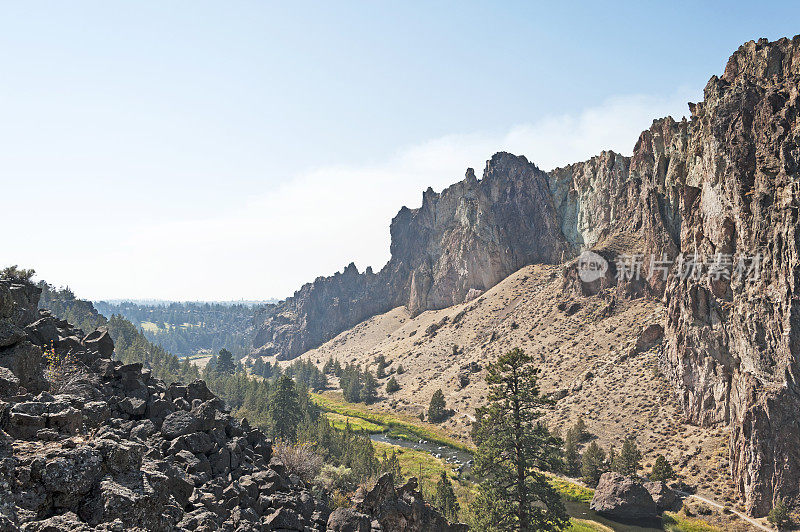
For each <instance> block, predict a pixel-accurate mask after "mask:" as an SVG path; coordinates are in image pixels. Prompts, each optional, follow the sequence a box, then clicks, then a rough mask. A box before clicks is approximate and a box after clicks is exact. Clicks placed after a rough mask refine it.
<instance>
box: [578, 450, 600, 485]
mask: <svg viewBox="0 0 800 532" xmlns="http://www.w3.org/2000/svg"><path fill="white" fill-rule="evenodd" d="M605 472H606V452H605V451H604V450H603V449H602V448H601V447H600V446H599V445H597V442H594V441H593V442H592V443H590V444H589V446H588V447H586V450H585V451H584V452H583V456H581V477H583V481H584V482H585V483H586V484H588V485H589V486H592V487H594V486H597V483H598V482H599V481H600V477H601V476H603V473H605Z"/></svg>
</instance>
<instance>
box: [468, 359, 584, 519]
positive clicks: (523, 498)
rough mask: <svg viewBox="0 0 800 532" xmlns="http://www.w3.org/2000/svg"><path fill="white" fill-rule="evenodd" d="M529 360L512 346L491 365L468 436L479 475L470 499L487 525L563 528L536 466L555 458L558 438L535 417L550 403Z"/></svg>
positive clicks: (562, 515) (560, 509)
mask: <svg viewBox="0 0 800 532" xmlns="http://www.w3.org/2000/svg"><path fill="white" fill-rule="evenodd" d="M538 374H539V370H538V369H536V368H534V367H533V359H532V358H531V357H530V356H528V355H526V354H525V352H524V351H522V349H519V348H515V349H512V350H511V351H509V352H508V353H506V354H505V355H503V356H501V357H500V358H499V359H498V360H497V362H495V363H494V364H490V365H489V367H488V374H487V376H486V382H487V383H488V384H489V385H490V389H489V394H488V397H487V404H486V406H484V407H481V408H480V409H478V412H477V414H478V415H477V418H478V420H477V422H476V423H475V426H474V429H473V432H472V439H473V441H474V442H475V444H476V445H477V446H478V450H477V453H476V454H475V473H476V475H477V476H479V477H482V478H483V479H484V480H483V481H482V482H481V483H480V486H479V494H478V497H477V498H476V500H475V502H474V503H473V510H474V513H475V514H476V515H477V516H478V518H479V520H481V521H482V523H481V524H482V525H484V526H485V527H486V528H487V529H490V530H515V531H516V530H519V531H524V532H531V531H534V530H537V531H554V530H562V529H564V528H565V527H566V526H567V525H568V524H569V517H568V516H567V513H566V510H565V509H564V503H563V502H562V501H561V498H560V497H559V495H558V493H557V492H556V491H555V489H553V487H552V486H551V485H550V483H549V482H548V481H547V477H546V476H545V475H544V474H542V473H541V472H540V471H539V470H540V469H549V468H552V467H553V466H554V465H555V464H557V462H558V459H559V458H560V456H559V455H560V448H559V447H560V446H559V443H560V440H559V439H558V438H556V437H554V436H552V435H551V434H550V432H549V431H548V430H547V428H546V427H545V426H544V425H543V424H542V423H541V422H540V421H539V419H540V418H541V416H542V411H541V408H542V407H543V406H545V405H548V404H550V401H549V400H548V399H546V398H545V397H542V396H541V395H540V393H539V387H538V385H537V377H538Z"/></svg>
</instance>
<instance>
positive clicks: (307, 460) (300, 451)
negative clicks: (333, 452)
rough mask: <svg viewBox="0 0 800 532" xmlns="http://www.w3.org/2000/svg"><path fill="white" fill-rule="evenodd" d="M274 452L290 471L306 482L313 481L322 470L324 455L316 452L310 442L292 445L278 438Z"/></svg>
mask: <svg viewBox="0 0 800 532" xmlns="http://www.w3.org/2000/svg"><path fill="white" fill-rule="evenodd" d="M274 453H275V456H276V457H278V459H279V460H280V461H281V462H283V465H285V466H286V469H287V470H288V471H289V472H290V473H294V474H295V475H297V476H298V477H300V478H301V479H303V481H304V482H311V481H312V480H314V479H315V478H317V476H319V474H320V471H322V457H321V456H320V455H318V454H317V453H315V452H314V450H313V449H312V444H311V443H309V442H305V443H300V444H298V445H291V444H289V443H286V442H284V441H283V440H278V442H277V443H276V444H275V449H274Z"/></svg>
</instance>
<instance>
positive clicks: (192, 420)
mask: <svg viewBox="0 0 800 532" xmlns="http://www.w3.org/2000/svg"><path fill="white" fill-rule="evenodd" d="M199 427H200V423H199V422H198V420H197V418H196V417H194V416H193V415H192V414H190V413H189V412H186V411H184V410H179V411H177V412H173V413H172V414H170V415H168V416H167V417H166V418H164V422H163V423H162V424H161V434H162V435H163V436H164V437H165V438H166V439H168V440H174V439H175V438H177V437H178V436H184V435H186V434H191V433H192V432H195V431H197V430H198V429H199Z"/></svg>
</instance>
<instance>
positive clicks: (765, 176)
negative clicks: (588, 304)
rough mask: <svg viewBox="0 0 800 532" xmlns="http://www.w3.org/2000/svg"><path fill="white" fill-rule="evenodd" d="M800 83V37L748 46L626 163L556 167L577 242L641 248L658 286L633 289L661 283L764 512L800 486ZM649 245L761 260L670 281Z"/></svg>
mask: <svg viewBox="0 0 800 532" xmlns="http://www.w3.org/2000/svg"><path fill="white" fill-rule="evenodd" d="M798 80H800V38H798V37H795V38H794V39H793V40H791V41H790V40H788V39H782V40H780V41H776V42H773V43H769V42H767V41H766V40H762V41H759V42H757V43H756V42H750V43H747V44H745V45H743V46H742V47H741V48H740V49H739V50H738V51H737V52H736V53H735V54H734V55H733V56H732V57H731V59H730V61H729V62H728V66H727V67H726V69H725V74H724V75H723V76H722V78H717V77H716V76H715V77H712V78H711V80H710V81H709V83H708V85H707V86H706V89H705V101H704V102H702V103H700V104H697V105H691V104H690V108H691V110H692V118H691V121H688V122H687V121H682V122H680V123H676V122H674V121H673V120H672V119H670V118H667V119H663V120H658V121H656V122H654V123H653V126H652V127H651V128H650V129H649V130H648V131H645V132H644V133H642V135H641V137H640V139H639V142H638V143H637V145H636V147H635V149H634V155H633V157H632V158H631V159H630V160H629V161H628V160H625V159H621V158H619V157H616V156H614V155H613V154H602V155H601V156H600V157H596V158H594V159H592V160H591V161H588V162H587V163H582V164H578V165H572V166H570V167H567V168H564V169H558V170H556V171H554V172H552V173H551V186H553V188H554V191H555V193H556V197H557V198H559V197H560V200H559V199H557V200H556V205H557V206H558V211H559V213H560V214H561V216H562V218H561V219H562V230H564V232H565V235H566V236H567V238H568V239H569V240H570V241H571V242H574V243H576V244H579V245H582V246H592V245H594V246H595V247H596V248H599V249H602V250H603V251H604V253H605V255H604V256H606V257H607V258H609V259H610V260H612V259H614V258H615V257H616V256H617V253H618V252H622V251H624V252H637V253H642V254H643V255H644V257H645V261H644V265H643V268H642V270H643V273H644V276H645V277H646V279H647V281H648V282H647V285H646V286H644V287H642V289H641V290H629V292H630V294H633V295H638V294H642V293H645V294H646V293H648V292H649V293H650V294H651V295H654V296H660V295H662V294H663V297H664V301H665V303H666V304H667V306H668V312H667V316H668V320H667V323H666V330H665V338H666V350H665V360H664V365H665V369H666V370H667V371H668V373H669V375H670V377H671V380H672V381H673V382H674V383H675V385H676V387H677V390H678V392H679V393H680V395H681V398H682V401H683V406H684V411H685V413H686V416H687V419H688V420H689V421H690V422H692V423H697V424H701V425H704V426H712V425H715V424H730V425H731V428H732V432H731V442H730V448H731V456H730V459H731V464H732V474H733V477H734V479H735V480H736V482H737V483H738V487H739V490H740V492H741V494H742V496H743V498H744V502H745V505H746V508H747V510H748V511H749V512H750V513H752V514H755V515H764V514H765V513H766V512H768V511H769V509H770V508H771V507H772V505H773V503H774V502H775V501H776V500H777V499H778V498H779V497H781V498H787V497H788V498H792V499H796V498H797V497H798V491H800V427H798V421H799V419H798V417H799V416H798V412H800V386H798V384H797V382H798V377H800V375H799V374H800V365H799V364H798V363H799V361H798V355H799V354H800V301H799V300H798V290H799V289H800V285H799V284H798V281H799V280H798V265H800V261H799V260H798V259H799V257H798V254H799V252H798V243H799V241H798V233H797V221H798V207H799V206H800V205H799V204H798V201H799V200H800V198H798V177H799V175H798V161H799V160H800V148H799V147H798V142H797V141H798V136H799V135H800V122H799V121H798V111H799V110H800V109H799V107H798ZM626 165H627V168H626ZM559 194H560V196H559ZM630 236H632V237H633V238H632V240H631V239H630V238H629V237H630ZM651 253H652V254H654V255H656V256H657V257H660V256H661V254H662V253H666V254H667V255H668V256H669V257H671V258H674V257H676V256H677V254H678V253H683V254H684V255H687V256H688V255H693V254H695V253H697V254H698V255H699V256H700V257H703V258H705V260H706V261H707V262H710V261H711V260H712V259H713V258H714V257H715V255H716V254H718V253H719V254H723V255H733V256H734V259H736V258H739V257H747V258H748V261H747V264H746V267H747V268H749V267H750V266H752V261H751V260H750V259H749V258H750V257H754V256H760V260H761V271H760V272H759V273H758V274H753V275H744V276H733V278H732V279H725V278H720V279H714V278H713V277H712V276H709V275H707V274H704V275H702V276H700V278H698V279H693V278H691V277H689V278H685V279H681V278H680V277H679V276H676V275H675V271H674V269H673V271H672V273H671V274H670V275H669V278H668V279H667V280H666V282H665V281H664V280H663V279H662V278H661V276H660V275H658V274H657V272H655V271H654V268H653V265H652V264H651V263H650V260H649V255H650V254H651ZM735 267H736V265H735V264H733V265H731V267H730V271H734V269H735ZM573 270H574V268H573ZM573 270H570V268H567V274H568V279H567V280H568V281H569V280H570V279H571V280H572V283H571V284H572V286H573V287H575V285H576V284H577V288H578V291H581V290H582V291H584V292H586V291H587V287H585V286H582V283H580V281H578V280H577V279H576V277H575V275H574V271H573ZM570 275H571V277H570ZM569 284H570V283H568V285H569ZM629 285H630V283H620V285H619V287H618V288H619V289H620V291H621V292H624V290H623V289H624V288H626V287H628V288H629V287H630V286H629ZM588 289H589V291H591V287H588ZM630 294H629V295H630Z"/></svg>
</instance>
